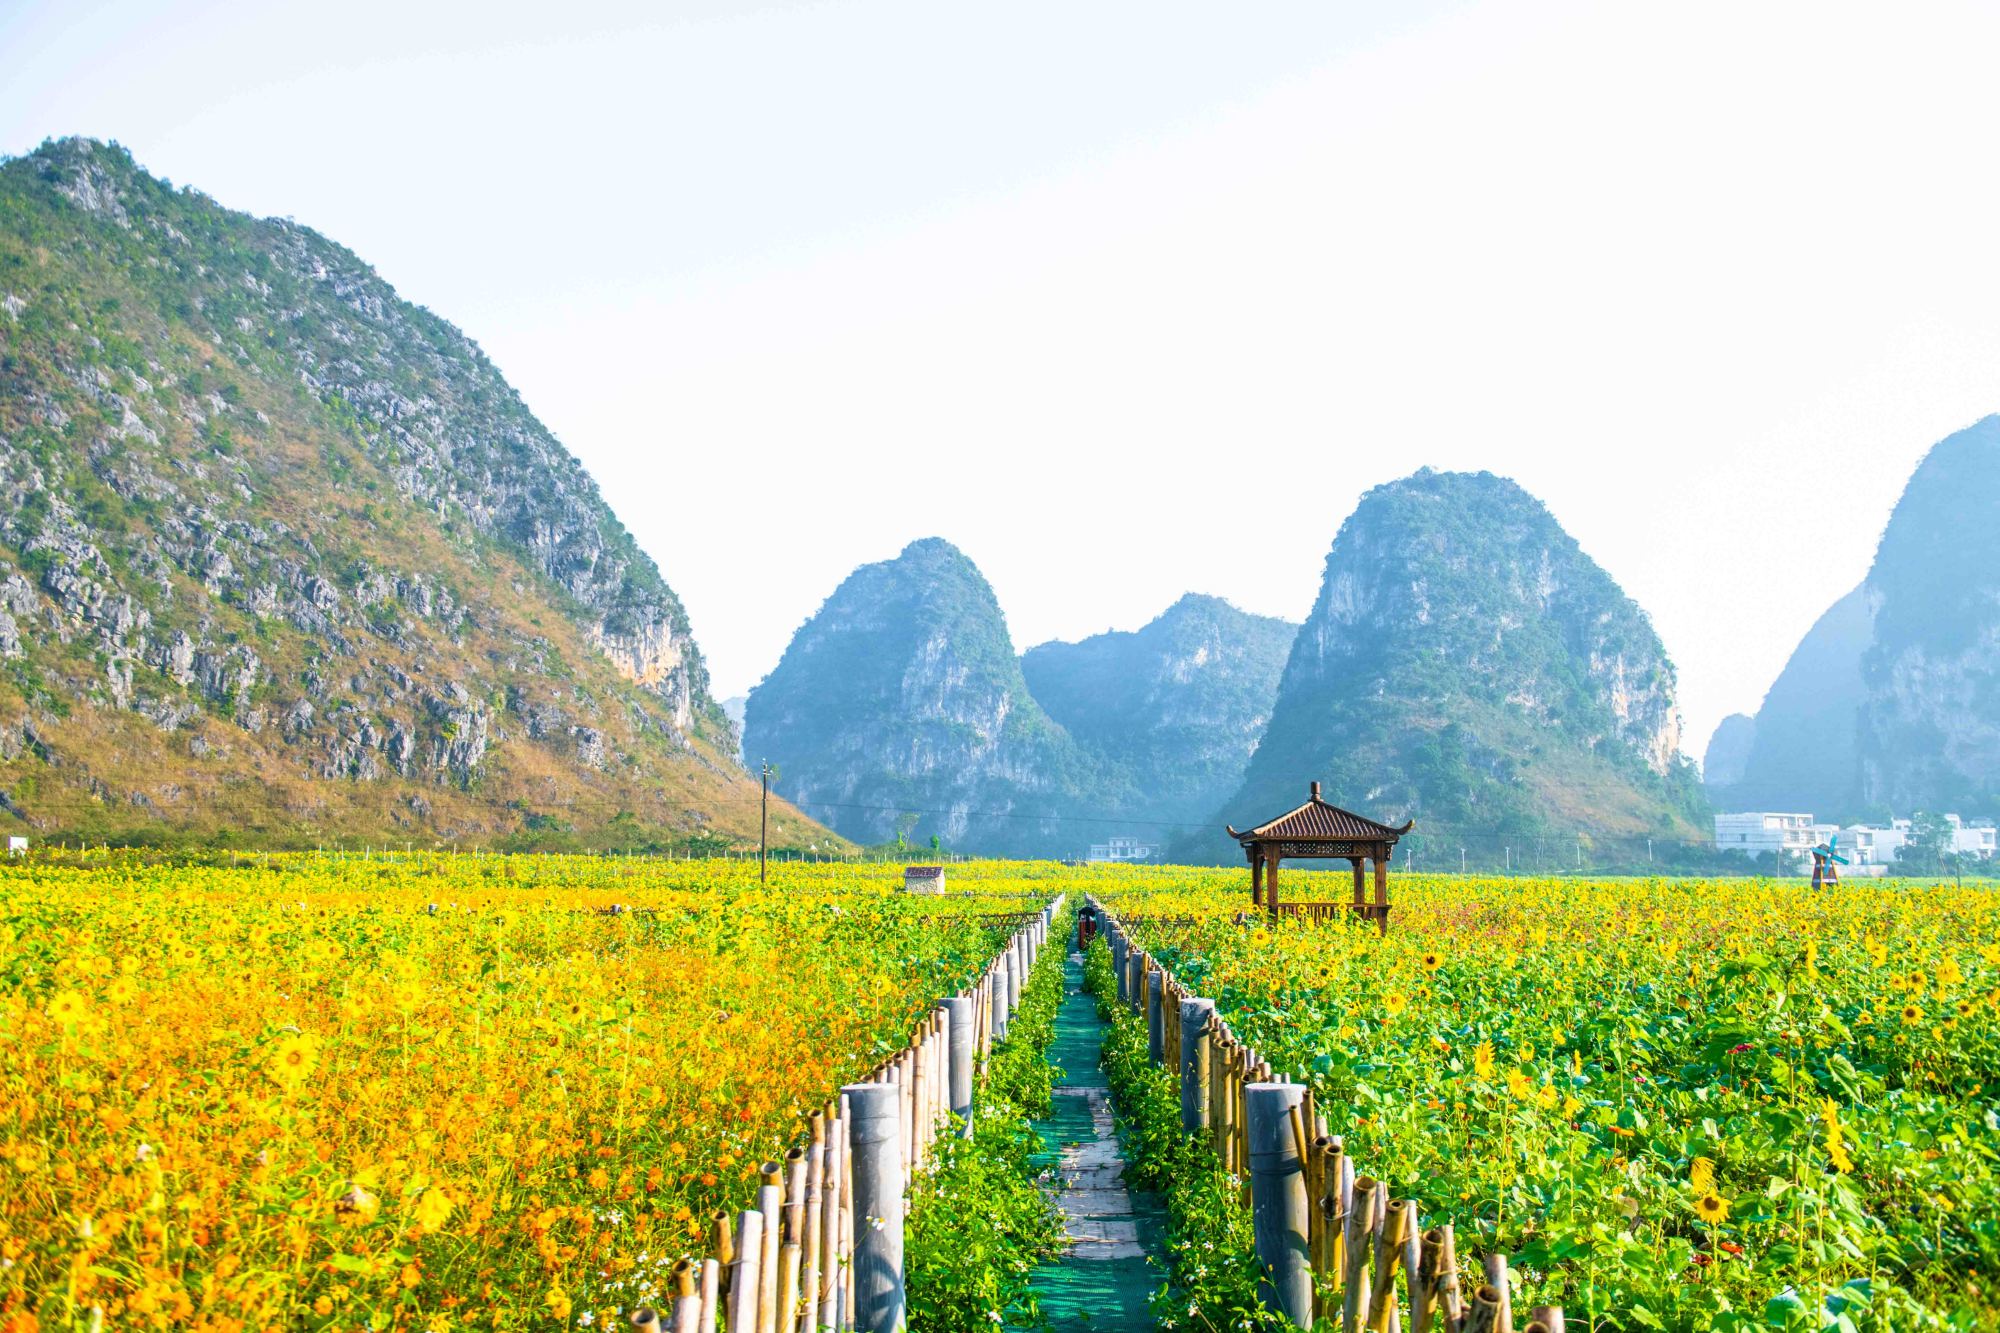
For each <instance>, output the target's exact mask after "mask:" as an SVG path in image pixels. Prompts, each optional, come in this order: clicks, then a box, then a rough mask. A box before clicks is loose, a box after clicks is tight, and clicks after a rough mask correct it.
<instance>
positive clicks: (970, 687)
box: [744, 537, 1126, 855]
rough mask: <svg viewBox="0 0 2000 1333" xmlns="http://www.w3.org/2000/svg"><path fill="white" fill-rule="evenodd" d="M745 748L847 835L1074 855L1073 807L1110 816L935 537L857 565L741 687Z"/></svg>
mask: <svg viewBox="0 0 2000 1333" xmlns="http://www.w3.org/2000/svg"><path fill="white" fill-rule="evenodd" d="M744 752H745V753H746V754H748V755H751V756H754V757H755V758H757V759H759V760H762V759H767V758H768V759H769V760H771V761H772V763H774V764H775V765H776V766H777V769H778V777H777V780H776V788H777V790H778V791H780V792H782V793H783V794H784V795H785V796H786V797H787V798H788V799H790V800H792V801H795V802H797V803H799V804H800V805H801V807H802V808H804V809H806V810H807V811H808V812H809V813H811V814H813V815H815V816H817V817H820V818H823V819H825V820H826V821H827V822H828V823H830V824H831V825H832V826H833V827H834V828H835V829H837V830H839V831H840V832H841V833H843V834H845V835H846V836H848V837H851V838H854V839H856V840H858V841H862V842H869V843H879V842H887V841H889V840H891V839H892V838H894V837H895V836H897V835H898V834H899V833H901V834H902V835H904V836H905V837H907V838H909V839H911V840H912V841H915V842H918V843H922V842H924V841H927V840H928V839H929V838H930V837H932V836H936V837H938V838H940V839H942V840H944V841H945V842H948V843H950V844H951V845H952V846H953V847H954V848H959V849H963V850H972V851H979V852H984V853H989V854H993V855H1036V854H1041V855H1050V854H1064V853H1066V852H1072V851H1073V850H1074V848H1075V845H1076V842H1077V838H1078V835H1077V833H1076V831H1075V827H1074V826H1072V825H1070V824H1068V823H1066V822H1065V821H1064V820H1063V818H1062V816H1064V815H1068V814H1072V813H1073V812H1074V802H1075V801H1076V800H1078V799H1079V798H1084V797H1095V798H1098V799H1103V800H1107V801H1108V802H1110V803H1111V804H1112V806H1113V808H1117V807H1118V806H1122V804H1123V802H1124V798H1125V795H1126V793H1125V791H1124V790H1123V788H1122V787H1119V788H1116V789H1113V790H1109V791H1107V790H1106V789H1105V786H1104V783H1103V780H1102V774H1101V772H1100V770H1099V768H1098V766H1097V765H1096V764H1095V763H1094V762H1093V761H1092V760H1091V759H1090V757H1089V756H1087V755H1086V754H1085V753H1084V752H1083V750H1082V748H1081V747H1080V746H1078V745H1077V743H1076V741H1075V740H1074V739H1072V738H1071V736H1070V735H1069V733H1067V732H1065V731H1064V730H1063V729H1062V728H1061V727H1059V726H1057V725H1056V724H1055V723H1054V722H1053V721H1052V720H1050V718H1049V716H1048V714H1047V713H1045V712H1044V711H1043V710H1042V708H1041V706H1040V705H1039V704H1037V703H1036V702H1035V699H1034V696H1033V695H1032V694H1030V693H1029V690H1028V685H1027V681H1026V679H1025V678H1024V677H1023V676H1022V674H1021V664H1020V662H1019V660H1018V659H1017V658H1016V657H1015V655H1014V648H1013V643H1012V640H1011V639H1010V638H1009V637H1008V633H1007V621H1006V617H1005V616H1004V615H1003V614H1002V613H1001V610H1000V603H999V601H998V600H997V599H996V598H995V597H994V595H993V589H992V587H991V586H989V585H988V584H987V582H986V579H985V577H984V576H983V575H981V574H980V572H979V570H978V569H977V568H976V567H975V566H974V565H973V563H972V562H971V561H970V560H968V559H967V558H966V557H965V555H964V553H963V552H961V551H960V550H959V549H958V548H957V547H955V546H953V545H951V543H949V542H946V541H943V540H941V539H939V538H935V537H933V538H927V539H925V540H922V541H915V542H911V543H910V544H909V545H908V546H906V547H905V548H904V549H903V551H902V552H901V553H900V554H899V555H897V556H896V557H895V558H894V559H892V560H884V561H880V562H878V563H875V564H869V565H863V566H861V567H860V568H859V569H857V570H855V571H854V572H853V573H852V574H850V575H848V577H847V578H846V579H845V580H844V581H842V583H841V584H840V586H839V587H838V588H836V589H835V590H834V592H833V594H832V595H831V596H830V597H828V598H827V599H826V602H825V604H824V605H822V606H821V607H820V609H819V610H818V611H817V612H815V613H814V614H813V616H812V617H811V618H810V619H808V620H807V621H806V623H805V624H804V625H803V626H802V627H800V629H799V631H798V633H797V634H796V635H794V636H793V638H792V641H791V643H790V645H789V646H787V648H786V649H785V655H784V657H783V658H782V659H781V660H780V661H779V663H778V665H777V667H776V668H774V669H773V670H772V672H771V674H770V675H769V676H767V677H765V679H764V681H763V682H762V683H761V684H760V685H758V686H757V688H756V689H754V690H752V691H751V692H750V699H749V702H748V704H747V705H746V706H745V710H744Z"/></svg>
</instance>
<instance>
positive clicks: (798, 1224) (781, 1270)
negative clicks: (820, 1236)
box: [778, 1148, 811, 1333]
mask: <svg viewBox="0 0 2000 1333" xmlns="http://www.w3.org/2000/svg"><path fill="white" fill-rule="evenodd" d="M807 1155H808V1154H807V1150H806V1149H804V1148H793V1149H792V1150H791V1151H790V1152H788V1153H786V1154H785V1232H784V1241H783V1244H782V1245H781V1246H780V1248H779V1251H778V1286H779V1296H778V1299H779V1305H778V1333H795V1330H796V1329H797V1328H798V1323H799V1291H800V1288H801V1285H802V1284H803V1282H804V1280H805V1262H806V1232H807V1231H808V1230H809V1229H810V1225H811V1224H810V1222H809V1220H808V1219H809V1217H810V1213H809V1212H808V1210H807V1207H806V1195H807V1190H808V1184H807V1181H808V1177H809V1176H810V1175H811V1168H810V1167H809V1166H807V1164H806V1157H807ZM786 1248H789V1249H790V1250H791V1255H792V1258H791V1263H790V1265H789V1271H788V1269H787V1265H786V1261H785V1249H786Z"/></svg>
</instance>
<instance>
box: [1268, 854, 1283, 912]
mask: <svg viewBox="0 0 2000 1333" xmlns="http://www.w3.org/2000/svg"><path fill="white" fill-rule="evenodd" d="M1264 855H1265V857H1266V858H1267V860H1266V863H1265V868H1264V904H1265V906H1267V907H1269V908H1270V909H1271V915H1272V916H1276V915H1277V914H1278V862H1279V860H1280V859H1282V858H1280V857H1279V855H1278V849H1277V848H1276V847H1270V848H1267V849H1266V850H1265V852H1264Z"/></svg>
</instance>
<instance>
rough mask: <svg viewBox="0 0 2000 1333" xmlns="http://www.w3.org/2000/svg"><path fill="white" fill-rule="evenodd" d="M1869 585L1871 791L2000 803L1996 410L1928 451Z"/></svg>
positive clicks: (1912, 799) (1884, 802)
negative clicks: (1871, 612) (1871, 617)
mask: <svg viewBox="0 0 2000 1333" xmlns="http://www.w3.org/2000/svg"><path fill="white" fill-rule="evenodd" d="M1866 587H1867V593H1868V597H1869V600H1870V603H1871V605H1872V606H1873V608H1874V635H1873V643H1872V644H1871V646H1870V647H1869V649H1868V652H1867V654H1866V655H1865V657H1864V658H1863V661H1862V668H1861V676H1862V681H1863V684H1864V687H1865V691H1866V693H1865V698H1864V700H1863V702H1862V705H1861V711H1860V719H1861V723H1860V742H1859V758H1860V784H1861V788H1862V794H1863V797H1864V799H1865V800H1866V801H1868V802H1869V803H1871V804H1872V805H1874V806H1877V807H1881V806H1887V807H1889V808H1891V809H1893V810H1895V811H1896V812H1898V813H1902V812H1907V811H1911V810H1917V809H1929V810H1955V811H1957V812H1959V813H1961V814H1964V815H1967V816H1971V815H1991V814H1995V813H2000V417H1987V418H1985V419H1984V420H1982V421H1980V422H1978V423H1977V424H1975V425H1973V426H1970V427H1968V428H1966V429H1965V430H1962V431H1960V432H1958V433H1957V434H1955V435H1952V436H1950V437H1948V438H1947V439H1945V440H1943V441H1941V442H1940V443H1939V444H1938V445H1937V446H1936V447H1935V448H1933V449H1932V450H1931V452H1930V453H1929V455H1927V456H1926V457H1925V459H1924V461H1923V462H1922V464H1920V465H1919V466H1918V468H1917V470H1916V473H1915V475H1913V476H1912V477H1911V478H1910V484H1909V486H1908V487H1907V488H1906V489H1905V490H1904V492H1903V496H1902V499H1901V500H1900V501H1898V503H1897V505H1896V508H1895V511H1894V513H1892V514H1891V515H1890V518H1889V524H1888V527H1887V528H1886V529H1885V530H1884V531H1883V534H1882V544H1881V546H1880V548H1879V549H1878V550H1877V551H1876V554H1875V563H1874V565H1873V567H1872V568H1871V569H1870V570H1869V572H1868V582H1867V585H1866Z"/></svg>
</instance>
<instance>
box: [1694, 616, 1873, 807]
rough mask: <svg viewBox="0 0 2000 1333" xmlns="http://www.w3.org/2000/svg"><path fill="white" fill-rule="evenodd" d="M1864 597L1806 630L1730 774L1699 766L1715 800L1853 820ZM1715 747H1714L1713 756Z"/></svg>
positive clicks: (1862, 693)
mask: <svg viewBox="0 0 2000 1333" xmlns="http://www.w3.org/2000/svg"><path fill="white" fill-rule="evenodd" d="M1873 635H1874V627H1873V616H1872V613H1871V611H1870V609H1869V598H1868V590H1867V588H1866V587H1865V586H1863V587H1859V588H1856V589H1855V590H1854V591H1853V592H1850V593H1848V594H1847V595H1846V596H1845V597H1843V598H1841V599H1840V600H1839V601H1837V602H1835V603H1834V604H1833V605H1832V606H1831V607H1829V608H1827V611H1826V613H1825V614H1824V615H1822V616H1821V617H1820V618H1819V619H1818V620H1817V621H1815V622H1814V624H1813V627H1812V628H1811V629H1810V630H1809V631H1807V633H1806V636H1805V638H1804V639H1802V640H1800V642H1799V646H1798V647H1797V648H1796V649H1795V650H1794V651H1793V653H1792V656H1791V658H1790V659H1789V660H1788V661H1787V662H1786V663H1785V669H1784V670H1783V671H1782V672H1780V673H1779V674H1778V679H1777V680H1776V681H1775V682H1774V683H1773V684H1772V686H1771V689H1770V692H1769V693H1768V694H1766V695H1765V696H1764V703H1763V706H1762V707H1760V708H1759V709H1758V710H1757V715H1756V717H1755V718H1745V719H1744V724H1743V725H1746V726H1747V728H1748V733H1747V735H1748V744H1747V746H1746V748H1745V750H1744V753H1743V756H1742V761H1741V764H1740V765H1739V766H1737V767H1736V768H1735V769H1734V771H1732V770H1731V767H1730V766H1729V765H1728V764H1726V763H1725V764H1723V765H1722V766H1721V769H1720V771H1717V766H1716V765H1715V764H1714V763H1713V762H1710V763H1707V764H1705V765H1704V773H1703V780H1704V782H1706V784H1707V785H1708V787H1709V790H1710V792H1711V794H1712V795H1713V796H1714V798H1715V799H1716V800H1717V801H1719V802H1722V803H1723V804H1726V805H1729V806H1732V807H1735V808H1737V809H1745V810H1798V811H1804V812H1807V813H1814V812H1817V813H1819V814H1821V815H1824V816H1830V817H1831V816H1839V815H1850V814H1853V813H1856V812H1857V811H1858V809H1859V806H1860V803H1861V773H1860V767H1859V757H1858V750H1857V746H1858V744H1859V740H1860V732H1861V709H1862V706H1863V704H1864V703H1865V702H1866V699H1867V690H1866V687H1865V685H1864V683H1863V681H1862V679H1861V660H1862V658H1863V656H1864V655H1866V653H1867V651H1868V646H1869V644H1870V642H1871V641H1872V639H1873ZM1712 749H1713V746H1711V750H1712Z"/></svg>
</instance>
